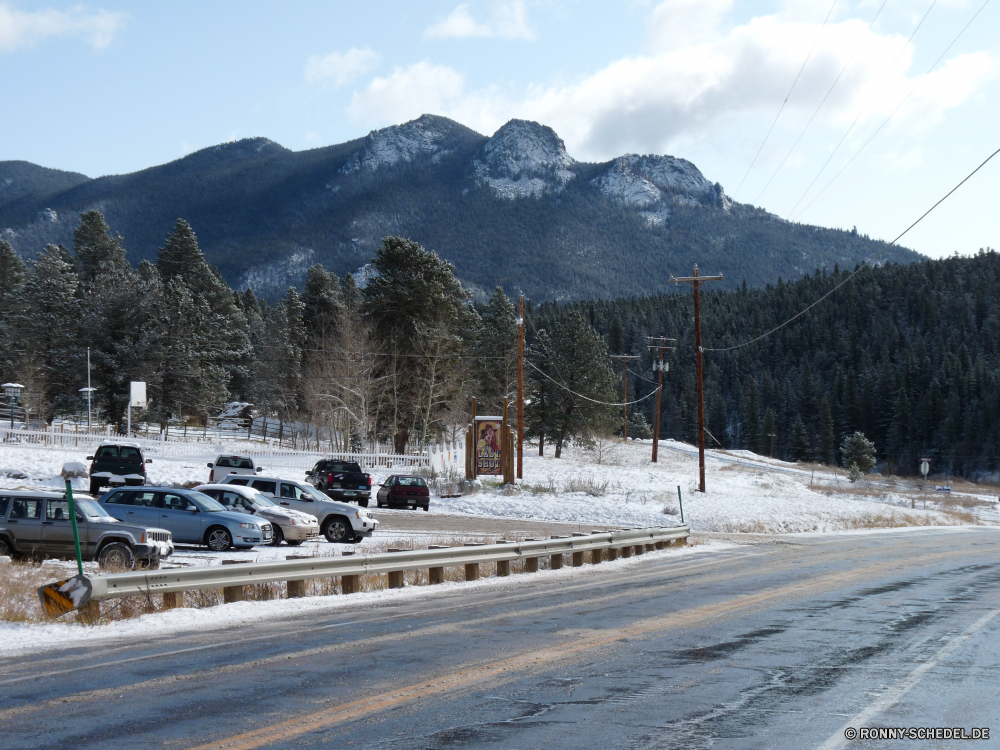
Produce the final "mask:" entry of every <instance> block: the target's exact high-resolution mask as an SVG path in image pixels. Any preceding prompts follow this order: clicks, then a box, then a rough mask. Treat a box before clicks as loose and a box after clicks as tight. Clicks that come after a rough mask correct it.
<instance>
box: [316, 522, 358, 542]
mask: <svg viewBox="0 0 1000 750" xmlns="http://www.w3.org/2000/svg"><path fill="white" fill-rule="evenodd" d="M323 536H325V537H326V541H328V542H330V543H331V544H344V543H345V542H347V540H348V539H351V538H352V537H353V536H354V530H353V529H352V528H351V523H350V521H348V520H347V519H346V518H344V517H343V516H335V517H334V518H331V519H330V520H329V521H327V522H326V524H325V525H324V526H323Z"/></svg>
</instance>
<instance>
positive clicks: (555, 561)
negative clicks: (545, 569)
mask: <svg viewBox="0 0 1000 750" xmlns="http://www.w3.org/2000/svg"><path fill="white" fill-rule="evenodd" d="M550 538H551V539H565V538H566V537H565V536H558V535H555V536H552V537H550ZM562 566H563V556H562V552H557V553H555V554H554V555H552V556H551V557H550V558H549V568H551V569H552V570H559V569H560V568H561V567H562Z"/></svg>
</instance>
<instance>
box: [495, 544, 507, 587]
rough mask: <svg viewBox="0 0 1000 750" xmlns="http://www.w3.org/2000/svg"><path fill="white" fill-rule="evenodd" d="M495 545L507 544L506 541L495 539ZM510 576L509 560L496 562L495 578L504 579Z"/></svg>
mask: <svg viewBox="0 0 1000 750" xmlns="http://www.w3.org/2000/svg"><path fill="white" fill-rule="evenodd" d="M495 544H509V542H508V541H507V540H506V539H497V541H496V542H495ZM509 575H510V560H497V576H498V577H499V578H506V577H507V576H509Z"/></svg>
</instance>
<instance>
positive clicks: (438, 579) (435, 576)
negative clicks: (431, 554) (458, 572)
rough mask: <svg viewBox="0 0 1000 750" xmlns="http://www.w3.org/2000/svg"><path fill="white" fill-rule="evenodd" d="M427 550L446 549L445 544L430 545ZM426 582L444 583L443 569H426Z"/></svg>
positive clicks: (439, 567)
mask: <svg viewBox="0 0 1000 750" xmlns="http://www.w3.org/2000/svg"><path fill="white" fill-rule="evenodd" d="M427 549H448V545H447V544H432V545H430V546H429V547H427ZM427 580H428V581H430V583H432V584H434V583H444V568H443V567H441V566H438V567H434V568H428V569H427Z"/></svg>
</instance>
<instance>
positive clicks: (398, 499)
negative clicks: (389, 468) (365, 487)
mask: <svg viewBox="0 0 1000 750" xmlns="http://www.w3.org/2000/svg"><path fill="white" fill-rule="evenodd" d="M375 502H376V503H377V504H378V507H380V508H391V507H393V506H397V507H402V508H423V509H424V510H430V509H431V508H430V505H431V491H430V488H428V486H427V480H426V479H424V478H423V477H415V476H410V475H408V474H393V475H392V476H390V477H389V478H387V479H386V480H385V481H384V482H383V483H382V484H381V485H379V488H378V493H377V494H376V495H375Z"/></svg>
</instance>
